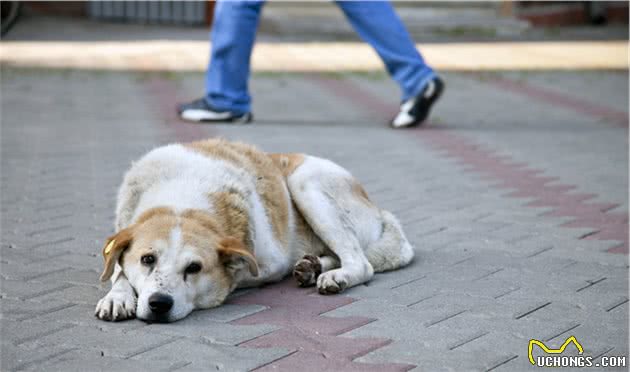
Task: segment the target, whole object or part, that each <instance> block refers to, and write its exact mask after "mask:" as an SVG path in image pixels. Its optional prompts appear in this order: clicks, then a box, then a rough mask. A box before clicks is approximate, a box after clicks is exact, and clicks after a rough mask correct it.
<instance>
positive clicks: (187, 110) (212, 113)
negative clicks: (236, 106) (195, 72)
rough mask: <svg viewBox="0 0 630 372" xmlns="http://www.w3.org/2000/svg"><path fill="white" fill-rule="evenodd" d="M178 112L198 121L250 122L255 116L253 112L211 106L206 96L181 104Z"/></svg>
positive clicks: (181, 115)
mask: <svg viewBox="0 0 630 372" xmlns="http://www.w3.org/2000/svg"><path fill="white" fill-rule="evenodd" d="M177 112H178V113H179V117H181V118H182V119H184V120H188V121H196V122H202V121H205V122H232V123H243V124H244V123H249V122H250V121H252V119H253V118H254V117H253V115H252V113H251V112H246V113H244V114H235V113H233V112H232V111H222V110H217V109H215V108H214V107H212V106H210V105H209V104H208V102H206V100H205V99H204V98H199V99H197V100H195V101H192V102H190V103H184V104H181V105H179V107H178V108H177Z"/></svg>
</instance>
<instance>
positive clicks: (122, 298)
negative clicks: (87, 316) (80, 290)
mask: <svg viewBox="0 0 630 372" xmlns="http://www.w3.org/2000/svg"><path fill="white" fill-rule="evenodd" d="M94 315H95V316H96V317H97V318H99V319H101V320H111V321H114V322H115V321H119V320H125V319H131V318H134V317H135V316H136V297H135V296H134V295H131V294H128V293H124V292H109V293H108V294H107V295H106V296H105V297H103V298H101V300H100V301H99V302H98V304H97V305H96V310H95V311H94Z"/></svg>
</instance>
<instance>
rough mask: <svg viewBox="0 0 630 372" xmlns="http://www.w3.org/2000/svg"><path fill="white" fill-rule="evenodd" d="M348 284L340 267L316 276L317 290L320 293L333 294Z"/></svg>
mask: <svg viewBox="0 0 630 372" xmlns="http://www.w3.org/2000/svg"><path fill="white" fill-rule="evenodd" d="M347 286H348V281H347V280H346V279H345V274H344V272H343V271H341V270H340V269H337V270H331V271H327V272H325V273H323V274H322V275H320V276H319V278H317V290H318V291H319V293H321V294H335V293H339V292H342V291H343V290H344V289H346V287H347Z"/></svg>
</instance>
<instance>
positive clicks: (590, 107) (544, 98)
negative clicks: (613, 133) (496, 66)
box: [483, 77, 628, 128]
mask: <svg viewBox="0 0 630 372" xmlns="http://www.w3.org/2000/svg"><path fill="white" fill-rule="evenodd" d="M483 81H484V82H486V83H489V84H492V85H494V86H496V87H499V88H501V89H504V90H507V91H510V92H512V93H517V94H521V95H524V96H526V97H528V98H532V99H535V100H538V101H541V102H545V103H549V104H552V105H554V106H559V107H565V108H567V109H570V110H573V111H576V112H579V113H581V114H584V115H588V116H591V117H594V118H598V119H606V120H609V121H611V122H613V123H615V124H616V125H619V126H622V127H626V128H627V127H628V113H627V112H624V111H619V110H615V109H612V108H610V107H606V106H603V105H599V104H596V103H593V102H589V101H585V100H583V99H581V98H576V97H570V96H568V95H566V94H560V93H558V92H554V91H551V90H549V89H544V88H541V87H535V86H532V85H528V84H525V83H523V82H520V81H515V80H511V79H506V78H499V77H494V78H490V79H485V80H483Z"/></svg>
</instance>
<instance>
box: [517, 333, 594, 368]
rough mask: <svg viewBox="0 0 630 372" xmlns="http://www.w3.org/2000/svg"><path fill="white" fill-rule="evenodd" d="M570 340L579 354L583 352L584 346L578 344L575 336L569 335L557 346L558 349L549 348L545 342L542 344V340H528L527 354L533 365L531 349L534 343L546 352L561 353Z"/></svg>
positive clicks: (534, 363)
mask: <svg viewBox="0 0 630 372" xmlns="http://www.w3.org/2000/svg"><path fill="white" fill-rule="evenodd" d="M571 342H573V344H574V345H575V347H577V349H578V352H579V353H580V354H582V353H583V352H584V348H582V345H580V343H579V342H578V340H577V339H576V338H575V336H571V337H569V338H567V339H566V341H564V343H563V344H562V346H560V348H558V349H550V348H548V347H547V346H546V345H545V344H543V343H542V341H538V340H534V339H532V340H529V347H528V348H527V351H528V355H529V361H530V362H531V363H532V364H533V365H536V362H535V361H534V357H533V356H532V349H533V348H534V345H538V346H539V347H540V348H541V349H542V350H543V351H544V352H545V353H547V354H561V353H562V352H563V351H564V349H566V348H567V345H569V344H570V343H571Z"/></svg>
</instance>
